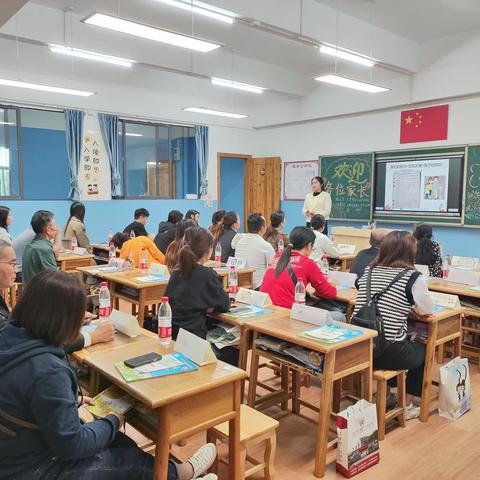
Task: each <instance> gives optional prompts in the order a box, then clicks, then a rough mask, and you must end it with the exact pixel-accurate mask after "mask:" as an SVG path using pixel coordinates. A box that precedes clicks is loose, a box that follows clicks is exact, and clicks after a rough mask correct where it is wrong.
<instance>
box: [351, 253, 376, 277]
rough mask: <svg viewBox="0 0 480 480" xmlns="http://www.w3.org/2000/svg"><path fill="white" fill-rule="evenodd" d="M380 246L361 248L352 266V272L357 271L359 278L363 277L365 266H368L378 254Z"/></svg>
mask: <svg viewBox="0 0 480 480" xmlns="http://www.w3.org/2000/svg"><path fill="white" fill-rule="evenodd" d="M377 253H378V248H375V247H370V248H367V249H365V250H360V251H359V252H358V254H357V256H356V258H355V260H354V261H353V263H352V266H351V267H350V273H356V274H357V277H358V278H361V277H362V275H363V272H364V271H365V268H367V267H368V266H369V265H370V263H371V262H372V261H373V259H374V258H375V257H376V256H377Z"/></svg>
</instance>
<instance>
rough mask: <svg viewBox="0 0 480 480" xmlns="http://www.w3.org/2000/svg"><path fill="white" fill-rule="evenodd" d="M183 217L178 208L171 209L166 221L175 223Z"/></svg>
mask: <svg viewBox="0 0 480 480" xmlns="http://www.w3.org/2000/svg"><path fill="white" fill-rule="evenodd" d="M182 218H183V213H182V212H180V210H171V211H170V212H169V213H168V219H167V222H170V223H173V224H174V225H176V224H177V223H178V222H179V221H180V220H181V219H182Z"/></svg>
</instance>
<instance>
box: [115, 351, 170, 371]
mask: <svg viewBox="0 0 480 480" xmlns="http://www.w3.org/2000/svg"><path fill="white" fill-rule="evenodd" d="M161 359H162V356H161V355H160V354H159V353H155V352H150V353H146V354H145V355H140V356H139V357H133V358H129V359H128V360H124V362H123V363H124V364H125V365H126V366H127V367H130V368H136V367H141V366H142V365H146V364H147V363H153V362H158V361H159V360H161Z"/></svg>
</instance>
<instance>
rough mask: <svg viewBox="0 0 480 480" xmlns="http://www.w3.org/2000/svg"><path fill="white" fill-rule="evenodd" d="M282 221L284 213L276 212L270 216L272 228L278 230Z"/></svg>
mask: <svg viewBox="0 0 480 480" xmlns="http://www.w3.org/2000/svg"><path fill="white" fill-rule="evenodd" d="M283 221H285V213H284V212H283V211H282V210H277V211H276V212H273V213H272V214H271V215H270V223H271V225H272V227H273V228H278V227H279V226H280V224H281V223H282V222H283Z"/></svg>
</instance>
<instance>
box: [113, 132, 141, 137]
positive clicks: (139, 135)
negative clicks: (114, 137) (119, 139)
mask: <svg viewBox="0 0 480 480" xmlns="http://www.w3.org/2000/svg"><path fill="white" fill-rule="evenodd" d="M118 134H119V135H122V132H118ZM125 136H126V137H143V134H142V133H126V134H125Z"/></svg>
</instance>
